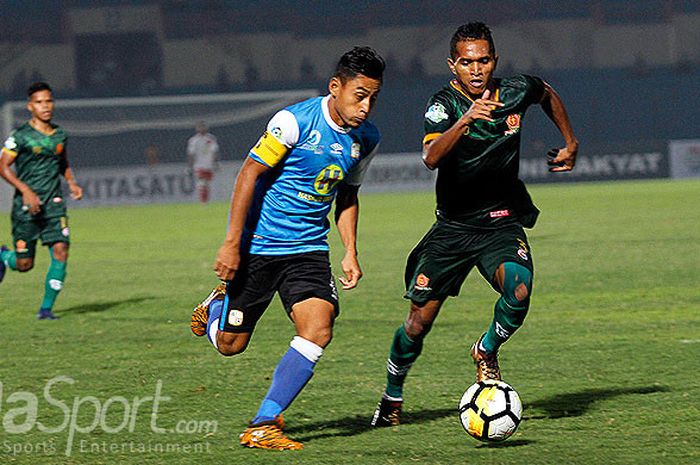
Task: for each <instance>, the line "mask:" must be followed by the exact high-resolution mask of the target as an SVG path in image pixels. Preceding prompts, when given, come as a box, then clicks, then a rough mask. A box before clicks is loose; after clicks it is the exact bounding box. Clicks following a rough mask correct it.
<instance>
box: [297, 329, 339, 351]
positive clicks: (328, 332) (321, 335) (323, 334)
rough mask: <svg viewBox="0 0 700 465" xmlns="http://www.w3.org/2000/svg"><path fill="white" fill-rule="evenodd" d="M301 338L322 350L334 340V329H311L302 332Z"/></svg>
mask: <svg viewBox="0 0 700 465" xmlns="http://www.w3.org/2000/svg"><path fill="white" fill-rule="evenodd" d="M299 336H301V337H302V338H304V339H306V340H307V341H311V342H313V343H314V344H316V345H317V346H319V347H321V348H325V347H326V346H328V344H330V343H331V340H332V339H333V328H332V327H330V326H323V327H317V328H311V329H309V330H306V331H304V332H303V333H302V332H301V331H300V332H299Z"/></svg>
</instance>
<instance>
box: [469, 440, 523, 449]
mask: <svg viewBox="0 0 700 465" xmlns="http://www.w3.org/2000/svg"><path fill="white" fill-rule="evenodd" d="M534 442H535V441H531V440H529V439H513V440H512V441H503V442H485V443H483V444H481V445H480V446H476V448H477V449H483V448H486V449H505V448H506V447H521V446H528V445H530V444H532V443H534Z"/></svg>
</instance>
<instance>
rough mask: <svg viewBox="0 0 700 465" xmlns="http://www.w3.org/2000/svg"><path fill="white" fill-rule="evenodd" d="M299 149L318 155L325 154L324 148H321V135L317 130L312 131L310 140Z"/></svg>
mask: <svg viewBox="0 0 700 465" xmlns="http://www.w3.org/2000/svg"><path fill="white" fill-rule="evenodd" d="M299 148H300V149H302V150H310V151H312V152H314V153H316V154H320V153H323V147H322V146H321V133H320V132H319V131H318V130H317V129H314V130H313V131H311V132H310V133H309V137H308V139H306V142H304V143H303V144H301V145H300V146H299Z"/></svg>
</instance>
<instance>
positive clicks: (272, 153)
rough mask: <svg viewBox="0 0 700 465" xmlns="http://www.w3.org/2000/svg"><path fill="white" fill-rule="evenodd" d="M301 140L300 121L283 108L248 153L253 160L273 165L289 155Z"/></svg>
mask: <svg viewBox="0 0 700 465" xmlns="http://www.w3.org/2000/svg"><path fill="white" fill-rule="evenodd" d="M298 141H299V123H298V122H297V119H296V117H295V116H294V115H293V114H292V112H290V111H288V110H282V111H279V112H277V114H275V116H273V117H272V119H271V120H270V122H269V123H267V129H266V130H265V132H264V133H263V135H262V136H261V137H260V140H258V143H257V144H255V146H254V147H253V148H252V149H250V153H249V154H248V156H249V157H251V158H252V159H253V160H255V161H257V162H259V163H262V164H263V165H267V166H269V167H273V166H275V165H277V164H278V163H279V162H280V161H281V160H282V159H283V158H284V157H285V155H287V153H288V152H289V150H290V149H291V148H292V147H294V146H295V145H296V143H297V142H298Z"/></svg>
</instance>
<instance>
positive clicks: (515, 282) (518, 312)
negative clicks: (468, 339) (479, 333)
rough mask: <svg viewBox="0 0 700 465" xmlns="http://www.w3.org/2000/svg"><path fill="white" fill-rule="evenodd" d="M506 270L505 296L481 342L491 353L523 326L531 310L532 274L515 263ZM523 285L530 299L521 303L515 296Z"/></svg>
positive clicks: (498, 305)
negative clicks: (518, 288)
mask: <svg viewBox="0 0 700 465" xmlns="http://www.w3.org/2000/svg"><path fill="white" fill-rule="evenodd" d="M504 268H505V277H504V282H503V287H504V290H503V294H502V295H501V298H500V299H498V301H497V302H496V306H495V307H494V309H493V321H492V322H491V326H489V329H488V331H486V335H485V336H484V338H483V339H482V340H481V344H482V345H483V346H484V349H486V351H487V352H490V353H493V352H496V351H497V350H498V348H499V347H501V345H503V343H505V342H506V341H507V340H508V339H509V338H510V337H511V336H512V335H513V333H515V331H517V330H518V328H520V327H521V326H522V325H523V322H524V321H525V317H526V316H527V311H528V309H529V308H530V297H529V294H530V291H531V290H532V273H531V272H530V270H528V269H527V268H525V267H524V266H522V265H519V264H517V263H513V262H506V263H505V264H504ZM521 284H524V285H525V287H526V288H527V292H528V297H527V298H526V299H524V300H522V301H519V300H518V299H517V298H516V297H515V296H516V288H517V287H518V286H520V285H521Z"/></svg>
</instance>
